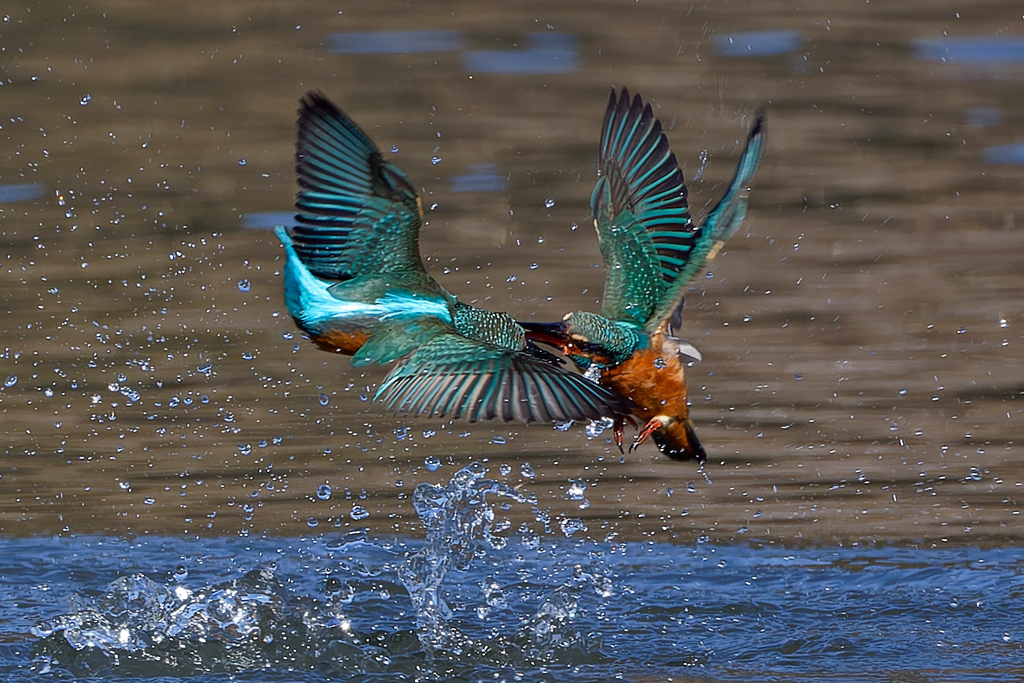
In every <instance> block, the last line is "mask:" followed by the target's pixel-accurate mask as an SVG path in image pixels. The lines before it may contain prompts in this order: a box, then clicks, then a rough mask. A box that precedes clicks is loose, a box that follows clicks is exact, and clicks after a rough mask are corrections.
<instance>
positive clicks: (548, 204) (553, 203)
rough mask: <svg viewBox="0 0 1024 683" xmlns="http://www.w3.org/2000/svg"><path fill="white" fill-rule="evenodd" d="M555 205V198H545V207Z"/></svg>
mask: <svg viewBox="0 0 1024 683" xmlns="http://www.w3.org/2000/svg"><path fill="white" fill-rule="evenodd" d="M554 206H555V200H554V199H551V198H550V197H548V198H547V199H545V200H544V208H545V209H550V208H553V207H554Z"/></svg>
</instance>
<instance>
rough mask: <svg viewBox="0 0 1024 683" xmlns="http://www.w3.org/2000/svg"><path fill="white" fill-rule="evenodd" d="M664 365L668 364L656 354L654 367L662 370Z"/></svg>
mask: <svg viewBox="0 0 1024 683" xmlns="http://www.w3.org/2000/svg"><path fill="white" fill-rule="evenodd" d="M666 365H668V363H666V362H665V359H664V358H662V357H661V356H658V357H657V358H655V359H654V367H656V368H658V369H659V370H664V369H665V366H666Z"/></svg>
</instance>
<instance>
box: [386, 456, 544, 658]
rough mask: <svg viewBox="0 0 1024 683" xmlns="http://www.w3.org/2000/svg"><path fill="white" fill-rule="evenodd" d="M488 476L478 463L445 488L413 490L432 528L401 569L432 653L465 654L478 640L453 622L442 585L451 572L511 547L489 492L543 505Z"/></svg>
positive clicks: (421, 513)
mask: <svg viewBox="0 0 1024 683" xmlns="http://www.w3.org/2000/svg"><path fill="white" fill-rule="evenodd" d="M486 474H487V468H485V467H484V466H483V465H481V464H479V463H473V464H471V465H469V466H467V467H464V468H462V469H461V470H459V471H458V472H456V473H455V475H454V476H453V477H452V478H451V481H449V482H448V484H447V485H446V486H444V487H443V488H442V487H439V486H434V485H432V484H420V485H419V486H417V487H416V491H415V492H414V494H413V499H412V505H413V508H414V509H415V510H416V514H417V515H418V516H419V518H420V521H422V522H423V525H424V526H425V527H426V528H427V539H426V542H425V544H424V546H423V548H422V549H421V550H420V551H419V552H417V553H415V554H414V555H412V556H410V557H409V558H408V560H407V561H406V563H405V564H404V565H403V566H402V567H401V568H399V570H398V575H399V577H400V578H401V580H402V583H403V584H404V585H405V588H406V590H408V591H409V597H410V598H411V599H412V604H413V607H414V608H415V610H416V623H417V629H418V631H419V638H420V642H422V643H423V646H424V647H425V648H427V650H428V651H435V650H438V649H440V648H444V649H446V650H449V651H451V652H453V653H455V654H462V653H463V652H465V651H466V650H467V649H468V648H469V646H470V645H471V644H472V641H471V640H470V639H469V638H468V637H467V636H465V635H463V634H462V633H461V632H460V631H459V630H458V629H457V628H456V627H455V626H453V625H451V624H450V623H449V622H450V620H451V617H452V610H451V608H450V607H449V606H448V605H447V603H446V602H445V600H444V598H443V597H442V595H441V593H440V588H441V584H442V582H443V581H444V578H445V576H446V575H447V574H448V572H449V571H451V570H453V569H456V570H460V571H464V570H465V569H467V568H468V567H469V565H470V563H471V562H472V560H473V558H474V557H475V556H476V554H477V552H478V551H481V550H483V551H485V549H486V548H488V547H489V548H493V549H501V548H503V547H505V544H506V539H505V538H504V537H502V536H498V535H496V534H495V533H494V510H493V508H492V507H491V506H490V505H489V504H488V503H487V495H488V494H493V495H496V496H502V497H505V498H510V499H512V500H514V501H515V502H517V503H525V504H529V505H536V504H537V498H536V496H533V495H532V494H530V495H527V494H522V493H520V492H518V491H516V490H515V489H513V488H511V487H510V486H507V485H506V484H502V483H500V482H497V481H495V480H493V479H485V478H484V476H485V475H486Z"/></svg>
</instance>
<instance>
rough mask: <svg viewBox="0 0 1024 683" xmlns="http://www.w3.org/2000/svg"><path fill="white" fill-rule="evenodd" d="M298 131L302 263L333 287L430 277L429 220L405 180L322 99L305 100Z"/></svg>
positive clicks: (296, 237) (297, 234)
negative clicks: (379, 277) (425, 237)
mask: <svg viewBox="0 0 1024 683" xmlns="http://www.w3.org/2000/svg"><path fill="white" fill-rule="evenodd" d="M298 127H299V134H298V142H297V144H296V152H295V160H296V170H297V171H298V175H299V186H300V187H301V189H300V190H299V194H298V198H297V200H296V202H295V207H296V209H298V214H297V215H296V216H295V221H296V223H297V225H295V226H294V227H293V228H292V229H291V237H292V243H293V244H294V247H295V252H296V254H297V255H298V257H299V259H300V260H301V261H302V262H303V264H305V266H306V267H307V268H308V269H309V270H310V272H312V273H313V274H314V275H316V276H318V277H322V278H327V279H331V280H347V279H349V278H352V277H356V276H359V275H367V274H376V273H390V272H396V271H410V270H419V271H423V270H424V269H423V262H422V260H421V259H420V254H419V247H418V238H419V229H420V225H421V224H422V218H423V213H422V210H421V207H420V201H419V198H418V197H417V195H416V190H415V189H414V188H413V186H412V184H411V183H410V182H409V181H408V179H407V178H406V177H405V174H404V173H402V171H401V170H400V169H399V168H398V167H397V166H394V165H393V164H390V163H388V162H387V161H384V159H383V158H382V157H381V154H380V151H379V150H378V149H377V148H376V147H375V146H374V144H373V143H372V142H371V141H370V139H369V138H368V137H367V136H366V134H365V133H364V132H363V131H362V130H360V129H359V126H357V125H356V124H355V123H354V122H353V121H352V120H351V119H350V118H348V117H347V116H346V115H345V114H344V113H342V111H341V110H340V109H338V108H337V107H336V106H335V105H334V104H333V103H332V102H331V101H330V100H328V99H327V98H326V97H325V96H324V95H323V94H322V93H319V92H308V93H306V95H305V97H303V98H302V101H301V105H300V108H299V121H298Z"/></svg>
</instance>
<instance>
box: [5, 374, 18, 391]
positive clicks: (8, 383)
mask: <svg viewBox="0 0 1024 683" xmlns="http://www.w3.org/2000/svg"><path fill="white" fill-rule="evenodd" d="M17 383H18V376H17V375H7V379H5V380H4V386H5V387H8V388H9V387H13V386H14V385H15V384H17Z"/></svg>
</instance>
